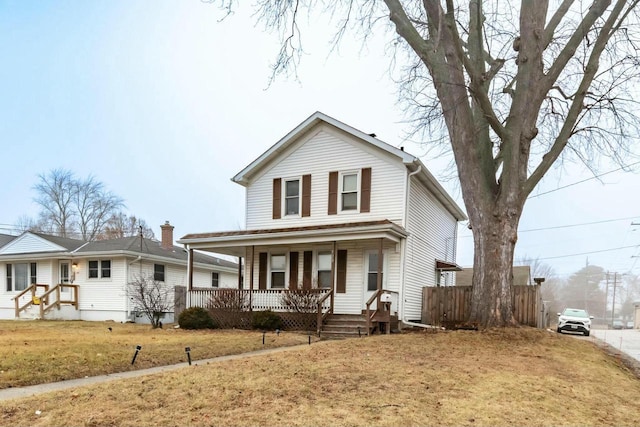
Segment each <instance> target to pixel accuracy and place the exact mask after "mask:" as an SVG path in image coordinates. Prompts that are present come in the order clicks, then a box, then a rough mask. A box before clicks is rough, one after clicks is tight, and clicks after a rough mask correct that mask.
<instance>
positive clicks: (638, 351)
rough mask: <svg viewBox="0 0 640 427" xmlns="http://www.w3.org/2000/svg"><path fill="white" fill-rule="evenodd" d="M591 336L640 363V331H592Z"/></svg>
mask: <svg viewBox="0 0 640 427" xmlns="http://www.w3.org/2000/svg"><path fill="white" fill-rule="evenodd" d="M591 336H592V337H595V338H598V339H599V340H602V341H604V342H606V343H607V344H609V345H610V346H611V347H613V348H615V349H617V350H620V351H621V352H623V353H626V354H628V355H629V356H631V357H633V358H634V359H636V360H637V361H639V362H640V329H591Z"/></svg>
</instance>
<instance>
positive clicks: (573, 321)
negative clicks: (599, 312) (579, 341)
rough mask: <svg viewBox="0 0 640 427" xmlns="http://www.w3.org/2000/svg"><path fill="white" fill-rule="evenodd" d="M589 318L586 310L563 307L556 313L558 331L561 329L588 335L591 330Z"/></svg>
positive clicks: (590, 317) (591, 317)
mask: <svg viewBox="0 0 640 427" xmlns="http://www.w3.org/2000/svg"><path fill="white" fill-rule="evenodd" d="M591 319H593V316H589V313H587V310H582V309H579V308H565V309H564V311H563V312H562V313H558V333H561V332H562V331H568V332H582V333H583V334H584V336H586V337H588V336H589V333H590V332H591Z"/></svg>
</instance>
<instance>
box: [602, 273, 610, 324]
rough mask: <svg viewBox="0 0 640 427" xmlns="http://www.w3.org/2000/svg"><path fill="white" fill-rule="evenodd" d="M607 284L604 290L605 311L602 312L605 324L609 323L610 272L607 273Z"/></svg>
mask: <svg viewBox="0 0 640 427" xmlns="http://www.w3.org/2000/svg"><path fill="white" fill-rule="evenodd" d="M605 277H606V282H605V283H606V285H605V288H604V289H605V291H604V311H603V312H602V319H604V322H605V324H606V323H607V305H608V303H609V301H608V300H609V272H608V271H607V274H606V276H605Z"/></svg>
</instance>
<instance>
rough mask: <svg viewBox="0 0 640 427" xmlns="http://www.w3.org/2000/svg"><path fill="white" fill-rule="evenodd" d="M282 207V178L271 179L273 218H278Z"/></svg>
mask: <svg viewBox="0 0 640 427" xmlns="http://www.w3.org/2000/svg"><path fill="white" fill-rule="evenodd" d="M281 209H282V179H280V178H274V179H273V219H280V217H281V213H280V211H281Z"/></svg>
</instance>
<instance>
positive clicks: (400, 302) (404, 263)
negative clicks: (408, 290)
mask: <svg viewBox="0 0 640 427" xmlns="http://www.w3.org/2000/svg"><path fill="white" fill-rule="evenodd" d="M421 170H422V165H421V164H418V169H416V170H415V171H413V172H411V173H410V174H409V175H407V191H406V193H405V195H404V200H405V204H404V205H405V206H404V224H403V225H404V229H405V230H407V232H408V233H410V230H409V227H408V226H409V224H408V221H409V191H410V190H411V177H412V176H414V175H417V174H419V173H420V171H421ZM408 239H409V236H408V235H407V237H406V238H405V239H404V242H403V244H402V245H401V248H400V254H401V256H402V268H401V269H400V295H399V298H398V309H399V310H400V313H402V319H403V322H404V302H405V301H404V288H405V282H404V271H405V269H406V268H407V242H408Z"/></svg>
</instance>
